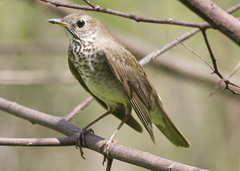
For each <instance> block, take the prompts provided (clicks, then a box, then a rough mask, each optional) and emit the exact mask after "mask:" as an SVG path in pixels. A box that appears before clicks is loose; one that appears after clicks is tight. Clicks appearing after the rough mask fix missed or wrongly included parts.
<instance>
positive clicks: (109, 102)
mask: <svg viewBox="0 0 240 171" xmlns="http://www.w3.org/2000/svg"><path fill="white" fill-rule="evenodd" d="M49 22H51V23H53V24H59V25H62V26H64V28H65V31H66V33H67V35H68V38H69V40H70V45H69V51H68V62H69V67H70V70H71V72H72V74H73V76H74V77H75V78H76V79H77V80H78V81H79V82H80V84H81V85H82V86H83V88H84V89H85V90H86V91H87V92H89V93H90V94H91V95H92V96H93V97H94V98H95V99H96V101H97V102H99V103H100V104H101V105H102V106H103V107H104V108H105V109H107V111H108V113H112V114H113V115H115V116H116V117H118V118H119V119H121V120H123V121H122V123H121V124H120V126H119V127H118V129H120V127H121V126H122V124H123V123H124V122H125V121H126V123H127V124H128V125H129V126H131V127H132V128H133V129H135V130H137V131H139V132H141V126H140V125H139V124H138V122H137V121H136V120H135V119H134V118H133V117H132V116H131V115H130V114H131V109H132V108H133V109H134V110H135V112H136V114H137V116H138V117H139V119H140V121H141V122H142V124H143V125H144V127H145V128H146V130H147V131H148V133H149V135H150V137H151V138H152V140H153V141H154V135H153V128H152V122H153V123H154V124H155V125H156V126H157V127H158V129H159V130H160V131H161V132H162V133H163V134H164V135H165V136H166V137H167V138H168V139H169V140H170V141H171V142H172V143H173V144H175V145H176V146H182V147H189V146H190V144H189V142H188V141H187V139H186V138H185V137H184V136H183V135H182V133H181V132H180V131H179V130H178V129H177V127H176V126H175V125H174V123H173V122H172V121H171V119H170V118H169V117H168V115H167V113H166V111H165V110H164V108H163V105H162V103H161V100H160V98H159V96H158V94H157V91H156V90H155V88H154V87H153V85H152V84H151V83H150V81H149V79H148V77H147V75H146V73H145V72H144V70H143V68H142V67H141V66H140V65H139V63H138V61H137V60H136V59H135V57H134V56H133V55H132V54H131V53H130V52H129V51H128V50H127V49H126V48H125V47H124V46H123V45H122V44H121V43H119V42H118V41H117V40H116V39H115V38H113V37H112V36H111V35H110V34H109V33H108V31H107V30H106V28H105V26H104V25H103V24H101V23H100V22H99V21H98V20H97V19H95V18H93V17H91V16H89V15H86V14H71V15H68V16H66V17H65V18H63V19H51V20H49ZM93 123H94V122H93ZM93 123H92V124H93ZM90 125H91V124H89V125H88V126H87V127H89V126H90ZM116 132H117V131H116ZM116 132H115V133H114V135H113V136H112V137H111V138H110V141H109V142H107V145H110V144H111V142H112V140H113V138H114V136H115V134H116Z"/></svg>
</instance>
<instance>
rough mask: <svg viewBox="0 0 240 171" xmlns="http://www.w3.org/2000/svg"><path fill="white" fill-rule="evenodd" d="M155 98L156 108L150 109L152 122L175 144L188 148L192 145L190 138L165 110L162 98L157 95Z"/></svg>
mask: <svg viewBox="0 0 240 171" xmlns="http://www.w3.org/2000/svg"><path fill="white" fill-rule="evenodd" d="M155 99H156V104H155V109H154V110H152V111H150V115H151V119H152V122H153V123H154V124H155V125H156V126H157V127H158V129H159V130H160V131H161V132H162V133H163V134H164V135H165V136H166V137H167V138H168V139H169V140H170V141H171V142H172V143H173V144H174V145H176V146H181V147H186V148H187V147H190V143H189V142H188V140H187V139H186V138H185V137H184V135H183V134H182V133H181V132H180V130H179V129H178V128H177V127H176V126H175V125H174V123H173V122H172V120H171V119H170V118H169V116H168V115H167V113H166V112H165V110H164V108H163V105H162V102H161V100H160V98H159V97H158V96H157V97H156V98H155Z"/></svg>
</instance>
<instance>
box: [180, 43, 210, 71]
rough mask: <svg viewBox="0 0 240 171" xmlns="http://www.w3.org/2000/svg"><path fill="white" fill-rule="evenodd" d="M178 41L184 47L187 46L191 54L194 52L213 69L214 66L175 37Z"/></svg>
mask: <svg viewBox="0 0 240 171" xmlns="http://www.w3.org/2000/svg"><path fill="white" fill-rule="evenodd" d="M176 40H177V41H178V42H179V43H181V44H182V45H183V46H184V47H185V48H187V49H188V50H189V51H190V52H192V53H193V54H195V55H196V56H198V57H199V58H200V59H202V60H203V62H205V63H206V64H207V65H208V66H209V68H211V70H213V71H214V68H213V67H212V66H211V65H210V64H209V63H208V62H207V61H206V60H205V59H204V58H203V57H201V56H200V55H199V54H198V53H197V52H194V51H193V50H192V49H191V48H190V47H188V46H187V45H185V44H184V43H183V42H181V41H180V40H178V39H176Z"/></svg>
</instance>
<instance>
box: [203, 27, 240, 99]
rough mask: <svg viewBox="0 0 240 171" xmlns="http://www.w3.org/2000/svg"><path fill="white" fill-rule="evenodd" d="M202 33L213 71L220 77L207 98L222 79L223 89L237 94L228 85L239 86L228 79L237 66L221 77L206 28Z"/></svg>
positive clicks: (212, 93)
mask: <svg viewBox="0 0 240 171" xmlns="http://www.w3.org/2000/svg"><path fill="white" fill-rule="evenodd" d="M202 34H203V37H204V40H205V43H206V45H207V48H208V51H209V54H210V57H211V60H212V63H213V68H214V70H213V73H215V74H216V75H218V76H219V77H220V78H221V80H220V81H219V82H218V83H217V85H216V86H215V87H214V88H213V90H212V92H211V93H210V95H209V98H208V99H210V98H211V97H212V96H213V95H214V93H215V92H216V90H217V89H218V87H219V85H220V84H221V82H222V81H224V82H225V88H224V90H226V89H227V90H229V91H231V92H232V93H233V94H236V95H239V93H238V92H236V91H234V90H232V89H231V88H230V87H229V85H232V86H234V87H237V88H240V87H239V86H238V85H235V84H233V83H231V82H230V81H229V80H228V79H229V78H230V77H231V76H232V75H233V74H235V73H236V72H237V70H238V69H239V66H238V65H237V67H236V68H235V69H234V70H233V71H232V72H231V73H230V74H229V75H228V76H227V77H223V75H222V74H221V73H220V71H219V69H218V66H217V59H216V58H215V57H214V54H213V51H212V49H211V46H210V44H209V42H208V38H207V35H206V30H205V29H204V30H202Z"/></svg>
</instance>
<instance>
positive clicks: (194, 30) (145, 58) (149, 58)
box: [139, 28, 199, 65]
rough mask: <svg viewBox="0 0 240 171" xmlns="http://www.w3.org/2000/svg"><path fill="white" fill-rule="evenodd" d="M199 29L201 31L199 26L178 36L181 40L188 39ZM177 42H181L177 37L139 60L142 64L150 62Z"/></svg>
mask: <svg viewBox="0 0 240 171" xmlns="http://www.w3.org/2000/svg"><path fill="white" fill-rule="evenodd" d="M198 31H199V29H198V28H196V29H192V30H191V31H189V32H187V33H185V34H183V35H182V36H180V37H178V38H177V39H178V40H180V41H184V40H186V39H188V38H189V37H191V36H193V35H195V34H196V33H197V32H198ZM177 44H179V42H178V41H177V40H176V39H175V40H173V41H172V42H170V43H168V44H166V45H165V46H163V47H162V48H161V49H159V50H157V51H155V52H152V53H150V54H148V55H147V56H145V57H144V58H143V59H141V60H140V61H139V63H140V65H145V64H147V63H148V62H150V61H152V60H154V59H155V58H156V57H158V56H159V55H161V54H162V53H164V52H166V51H167V50H169V49H171V48H172V47H174V46H176V45H177Z"/></svg>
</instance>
